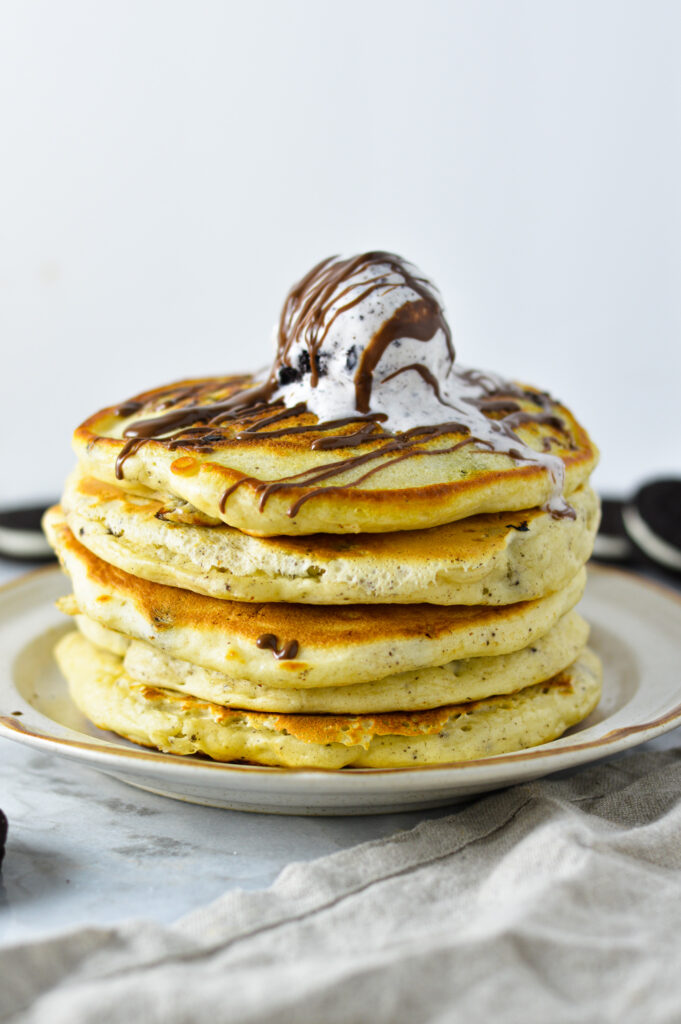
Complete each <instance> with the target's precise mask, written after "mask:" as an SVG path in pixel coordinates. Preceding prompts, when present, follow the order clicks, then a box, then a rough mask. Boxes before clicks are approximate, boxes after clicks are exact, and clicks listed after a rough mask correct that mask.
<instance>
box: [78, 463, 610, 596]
mask: <svg viewBox="0 0 681 1024" xmlns="http://www.w3.org/2000/svg"><path fill="white" fill-rule="evenodd" d="M571 504H572V507H573V508H574V510H575V513H576V515H575V518H574V519H571V518H568V517H566V516H560V517H554V516H552V515H551V514H550V513H549V512H547V511H543V510H541V509H532V510H530V511H524V512H515V513H507V512H504V513H501V512H498V513H490V514H487V515H480V516H474V517H471V518H468V519H464V520H459V521H458V522H456V523H448V524H445V525H443V526H437V527H433V528H432V529H430V530H417V531H400V532H396V533H383V534H376V533H373V534H359V535H355V536H347V535H338V534H335V535H334V534H327V535H324V534H316V535H314V536H312V537H266V538H262V537H253V536H249V535H248V534H244V533H242V532H240V531H239V530H236V529H234V528H233V527H230V526H226V525H223V524H221V525H220V526H216V527H210V526H202V525H194V524H191V523H188V522H184V523H182V524H181V525H180V524H178V523H177V522H176V521H175V522H167V521H166V518H165V516H166V509H165V506H164V503H163V502H162V501H161V500H159V499H154V497H153V496H152V495H147V496H146V497H140V496H138V495H131V494H126V493H125V492H124V491H122V490H121V489H120V488H118V487H113V486H112V485H110V484H106V483H103V482H102V481H99V480H96V479H95V478H93V477H86V476H84V475H83V474H82V473H81V472H78V471H76V472H75V473H73V474H72V475H71V477H70V478H69V480H68V481H67V483H66V488H65V491H64V496H63V499H62V507H63V509H64V514H65V516H66V521H67V523H68V525H69V526H70V528H71V530H72V532H73V533H74V534H75V535H76V536H77V537H78V538H79V540H80V541H81V543H82V544H84V545H85V546H86V547H87V548H89V549H90V551H92V552H94V554H96V555H97V556H98V557H99V558H102V559H103V560H104V561H106V562H109V563H110V564H111V565H115V566H117V568H119V569H123V570H125V571H126V572H128V573H132V574H133V575H134V576H140V577H142V578H143V579H147V580H152V581H153V582H155V583H165V584H169V585H171V586H175V587H183V588H185V589H187V590H191V591H194V592H195V593H198V594H206V595H208V596H210V597H217V598H228V599H229V600H234V601H293V602H302V603H313V604H350V603H352V604H363V603H372V604H377V603H403V604H404V603H420V602H427V603H430V604H509V603H513V602H517V601H525V600H531V599H533V598H537V597H542V596H543V595H545V594H548V593H551V592H553V591H555V590H559V589H560V588H561V587H564V586H566V585H567V583H568V582H569V581H570V580H571V579H572V578H573V577H574V576H575V574H576V573H577V572H578V570H579V569H580V568H581V566H582V565H583V564H584V562H586V560H587V559H588V557H589V555H590V554H591V549H592V547H593V541H594V537H595V533H596V530H597V527H598V508H599V505H598V498H597V497H596V495H595V493H594V491H592V490H591V488H589V487H582V488H580V490H578V491H576V492H575V493H574V494H573V495H572V496H571Z"/></svg>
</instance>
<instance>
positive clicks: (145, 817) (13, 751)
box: [0, 565, 681, 944]
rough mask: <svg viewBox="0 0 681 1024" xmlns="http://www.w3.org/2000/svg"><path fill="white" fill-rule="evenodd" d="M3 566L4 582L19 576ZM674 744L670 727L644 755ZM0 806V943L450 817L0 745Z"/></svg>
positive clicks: (148, 908)
mask: <svg viewBox="0 0 681 1024" xmlns="http://www.w3.org/2000/svg"><path fill="white" fill-rule="evenodd" d="M1 568H2V570H3V571H1V572H0V579H2V582H4V581H5V580H7V579H9V578H10V577H11V576H13V575H16V574H17V571H18V570H17V568H15V567H11V568H10V567H7V566H6V565H5V566H2V567H1ZM2 577H4V579H3V578H2ZM678 744H681V732H680V731H679V730H676V731H675V732H673V733H669V734H667V736H664V737H660V738H659V739H657V740H654V741H652V743H649V744H648V745H647V746H648V747H649V748H650V747H652V748H658V749H660V748H664V747H669V746H676V745H678ZM623 756H625V757H626V756H627V755H626V754H625V755H623ZM0 807H1V808H2V809H3V810H4V812H5V813H6V815H7V817H8V819H9V823H10V832H9V839H8V844H7V853H6V856H5V860H4V863H3V865H2V871H1V873H0V944H13V943H17V942H21V941H23V940H27V939H33V938H37V937H40V936H45V935H48V934H51V933H54V932H57V931H61V930H63V929H66V928H69V927H72V926H75V925H80V924H85V923H90V924H106V923H109V922H114V921H119V920H121V919H123V918H128V917H150V918H153V919H156V920H158V921H165V922H169V921H172V920H174V919H176V918H177V917H179V916H181V915H182V914H184V913H186V912H187V911H189V910H192V909H194V908H196V907H197V906H199V905H201V904H203V903H206V902H208V901H210V900H212V899H214V898H216V897H217V896H219V895H220V894H221V893H223V892H224V891H225V890H227V889H230V888H236V887H240V888H247V889H254V888H263V887H265V886H267V885H269V884H270V882H272V881H273V880H274V878H275V877H276V875H277V874H278V872H279V871H280V870H281V869H282V868H283V867H284V866H285V865H286V864H288V863H290V862H291V861H294V860H310V859H312V858H314V857H318V856H322V855H323V854H327V853H332V852H334V851H336V850H338V849H341V848H344V847H349V846H353V845H355V844H357V843H360V842H364V841H366V840H370V839H375V838H378V837H380V836H386V835H391V834H393V833H394V832H396V831H398V830H399V829H404V828H410V827H412V826H413V825H415V824H417V823H418V822H419V821H421V820H423V819H424V818H426V817H435V816H438V815H442V814H447V813H452V812H456V808H455V807H452V808H449V809H444V810H442V809H441V810H433V811H418V812H412V813H408V814H395V815H384V816H383V815H381V816H374V817H364V818H356V817H355V818H302V817H287V816H268V815H257V814H242V813H239V812H235V811H222V810H217V809H214V808H208V807H200V806H196V805H193V804H185V803H181V802H179V801H174V800H170V799H167V798H164V797H160V796H154V795H153V794H149V793H146V792H143V791H140V790H137V789H134V788H132V787H130V786H127V785H125V784H124V783H122V782H118V781H116V780H114V779H111V778H109V777H107V776H105V775H100V774H99V773H98V772H95V771H94V770H92V769H88V768H84V767H81V766H79V765H76V764H73V763H70V762H67V761H62V760H60V759H58V758H54V757H51V756H47V755H43V754H38V753H36V752H35V751H33V750H31V749H29V748H27V747H23V746H21V745H19V744H17V743H13V742H11V741H8V740H0Z"/></svg>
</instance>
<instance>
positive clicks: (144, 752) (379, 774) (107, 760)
mask: <svg viewBox="0 0 681 1024" xmlns="http://www.w3.org/2000/svg"><path fill="white" fill-rule="evenodd" d="M588 569H589V573H591V574H593V575H594V576H601V577H605V578H607V577H610V578H614V577H620V578H624V579H626V580H627V581H628V582H629V583H633V584H634V585H636V586H639V587H642V588H644V589H646V588H648V589H650V590H653V591H654V592H656V593H657V594H658V595H660V596H661V597H662V598H663V599H665V600H669V599H671V601H672V603H674V604H675V605H678V606H679V610H680V611H681V594H679V593H678V592H677V591H675V590H674V589H673V588H672V587H670V586H667V585H666V584H664V583H661V582H659V581H658V580H652V579H649V578H647V577H643V576H641V575H639V574H637V573H634V572H629V571H627V570H625V569H621V568H615V567H612V566H603V565H599V564H592V563H589V566H588ZM60 571H61V570H60V567H59V566H58V565H47V566H41V567H39V568H37V569H33V570H32V571H29V572H27V573H24V574H22V575H21V576H19V577H18V578H17V579H14V580H10V581H9V582H8V583H5V584H3V585H2V586H0V600H2V598H3V597H4V596H5V595H6V594H7V593H8V591H11V590H13V589H16V588H19V589H21V588H23V587H30V586H31V585H33V584H34V583H36V582H38V580H39V579H40V578H41V577H52V576H55V577H56V576H57V574H58V573H59V572H60ZM38 713H39V714H40V712H38ZM675 724H678V725H681V682H680V684H679V703H678V704H676V705H675V706H674V707H673V708H671V709H669V710H668V711H666V712H665V713H664V714H662V715H659V716H658V717H656V718H654V719H651V720H646V721H645V722H639V723H638V724H634V725H628V726H627V725H623V726H619V727H617V728H615V729H613V730H611V731H609V732H606V733H605V734H604V735H601V736H599V737H596V738H593V739H590V740H583V741H581V742H575V743H569V744H565V745H563V746H561V747H559V748H556V747H555V746H553V744H554V743H555V742H557V741H551V742H549V743H546V744H541V745H539V746H536V747H531V748H527V749H525V750H518V751H511V752H509V753H506V754H496V755H492V756H490V757H483V758H476V759H474V760H468V761H447V762H442V763H439V764H425V765H414V766H411V765H410V766H404V767H398V768H353V769H351V770H350V769H347V768H340V769H329V768H315V767H290V768H284V767H279V766H275V765H249V764H239V763H236V762H224V761H210V760H208V759H206V760H204V759H198V758H189V757H180V756H178V755H174V754H167V753H164V752H162V751H156V750H151V749H144V748H141V749H139V750H136V749H134V748H128V747H124V746H119V745H117V744H116V743H115V742H111V741H109V740H101V741H98V740H97V739H96V738H93V739H91V740H89V741H88V740H85V739H83V740H77V739H70V738H63V737H56V736H50V735H49V734H46V733H45V732H39V731H35V729H34V728H33V729H31V728H27V727H26V726H25V725H24V723H23V722H21V721H19V719H18V718H17V717H15V716H14V715H11V714H0V736H3V737H5V738H7V739H10V740H15V741H17V742H19V743H22V742H23V743H24V744H26V745H29V746H32V747H34V748H38V749H42V750H45V749H46V748H47V749H48V750H51V752H52V753H55V754H62V755H63V756H67V757H69V756H70V759H72V760H78V761H82V762H86V763H89V764H90V765H91V766H92V767H101V768H105V767H106V768H107V769H110V770H119V771H124V770H125V767H126V762H128V768H129V769H132V765H133V764H140V765H144V767H145V769H151V770H152V772H153V773H154V774H156V772H157V771H158V772H163V773H164V774H165V775H166V777H168V778H170V775H169V773H171V774H172V773H175V774H185V773H187V772H189V773H192V772H193V773H195V774H196V775H197V776H198V775H201V776H203V777H204V778H205V777H206V773H207V772H209V773H211V775H213V776H215V777H217V776H216V775H215V773H218V774H219V773H222V772H227V773H228V774H229V775H230V776H232V777H234V776H239V777H242V778H243V777H251V778H253V779H255V778H256V777H257V778H262V777H263V776H264V775H275V776H277V777H279V778H282V777H286V778H291V777H296V778H298V779H300V778H301V777H306V778H308V779H329V778H335V779H340V778H342V779H343V782H344V784H349V785H350V786H353V785H358V784H359V780H360V779H365V780H366V779H367V778H372V779H376V780H378V779H380V778H384V777H386V776H388V777H402V778H410V777H414V776H422V775H423V773H424V772H428V773H433V772H436V773H437V772H444V773H446V774H447V776H448V777H449V778H450V779H451V781H452V782H454V780H455V779H457V778H460V779H461V782H462V783H463V782H464V781H465V780H464V778H463V777H462V776H463V775H465V774H471V773H475V774H476V775H477V777H478V778H480V776H481V775H482V773H483V772H490V773H492V772H493V769H495V768H496V769H497V770H499V769H501V770H502V772H503V769H504V768H512V766H514V765H518V766H522V767H524V768H526V767H527V765H528V764H529V763H531V762H538V763H539V764H541V762H542V761H544V760H545V759H546V758H553V759H554V761H556V762H562V761H565V760H567V761H568V764H567V765H563V764H557V765H556V766H555V767H552V771H561V770H563V769H564V768H566V767H567V768H570V767H577V766H579V765H581V764H583V763H584V762H588V761H589V760H590V759H592V758H590V757H589V754H590V753H591V752H593V751H602V753H603V756H609V755H611V754H615V753H619V752H620V751H622V750H625V749H627V748H628V747H631V746H636V745H637V744H638V743H642V742H645V741H647V740H649V739H653V738H654V737H655V736H658V735H660V734H661V733H663V732H666V731H668V730H669V729H671V728H673V727H674V726H675ZM575 736H576V738H577V737H578V736H579V733H577V734H575ZM559 739H560V738H559ZM55 747H56V748H57V749H55ZM71 751H73V754H71V755H70V754H69V752H71ZM112 762H115V763H113V764H112ZM467 770H468V773H467ZM350 779H354V780H357V781H355V782H350V781H349V780H350Z"/></svg>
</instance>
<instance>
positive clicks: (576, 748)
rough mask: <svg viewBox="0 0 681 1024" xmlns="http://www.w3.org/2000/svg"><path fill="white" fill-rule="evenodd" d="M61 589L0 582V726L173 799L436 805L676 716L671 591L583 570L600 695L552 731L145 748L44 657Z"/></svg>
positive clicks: (0, 731)
mask: <svg viewBox="0 0 681 1024" xmlns="http://www.w3.org/2000/svg"><path fill="white" fill-rule="evenodd" d="M68 589H69V585H68V581H67V580H66V578H65V577H64V576H63V575H62V574H61V573H60V572H59V570H58V569H57V568H56V567H55V568H48V569H41V570H38V571H37V572H35V573H31V574H30V575H28V576H25V577H23V578H22V579H20V580H18V581H17V582H15V583H11V584H10V585H9V586H7V587H5V588H3V589H2V590H0V654H1V655H2V674H1V676H0V735H1V736H6V737H8V738H10V739H14V740H17V741H19V742H20V743H26V744H28V745H29V746H33V747H37V748H38V749H40V750H42V751H45V752H50V753H53V754H55V755H57V756H61V757H66V758H69V759H71V760H73V761H78V762H80V763H81V764H87V765H90V766H91V767H92V768H96V769H98V770H99V771H102V772H105V773H107V774H109V775H113V776H115V777H116V778H118V779H121V780H122V781H124V782H128V783H130V784H131V785H133V786H138V787H140V788H141V789H147V790H151V791H152V792H154V793H161V794H163V795H165V796H170V797H174V798H176V799H178V800H189V801H191V802H193V803H201V804H209V805H211V806H214V807H228V808H232V809H235V810H243V811H265V812H270V813H279V814H376V813H381V812H389V811H401V810H411V809H416V808H423V807H436V806H439V805H442V804H447V803H451V802H454V801H456V800H461V799H464V798H466V797H469V796H472V795H473V794H475V793H482V792H485V791H486V790H491V789H498V788H501V787H503V786H509V785H512V784H513V783H517V782H524V781H527V780H530V779H536V778H538V777H539V776H542V775H548V774H550V773H551V772H557V771H560V770H562V769H565V768H574V767H576V766H577V765H580V764H586V763H587V762H589V761H595V760H597V759H598V758H601V757H605V756H607V755H610V754H614V753H616V752H617V751H620V750H624V749H625V748H627V747H632V746H635V745H636V744H637V743H643V742H644V741H645V740H648V739H652V738H653V737H654V736H657V735H659V734H660V733H662V732H665V731H667V730H668V729H673V728H674V727H675V726H676V725H678V724H681V670H680V668H679V663H680V661H681V598H680V597H677V596H676V595H675V594H673V593H672V592H671V591H667V590H665V589H663V588H661V587H658V586H656V585H655V584H651V583H648V582H646V581H643V580H641V579H639V578H637V577H635V576H630V575H628V574H626V573H622V572H619V571H617V570H612V569H601V568H598V567H596V568H593V569H591V574H590V579H589V584H588V587H587V593H586V596H585V598H584V601H583V604H582V606H581V609H580V610H581V611H582V612H583V614H584V615H585V616H586V617H587V618H588V619H589V621H590V622H591V625H592V638H591V645H592V646H593V647H594V648H595V650H596V651H597V652H598V653H599V654H600V656H601V658H602V659H603V663H604V669H605V677H604V686H603V699H602V700H601V703H600V705H599V706H598V708H597V709H596V711H594V713H593V714H592V715H590V716H589V718H588V719H586V721H585V722H583V723H582V724H581V725H580V726H578V727H576V728H574V729H571V730H570V731H569V732H568V733H566V734H565V735H564V736H563V737H561V739H559V740H555V741H554V742H552V743H546V744H544V745H543V746H541V747H534V748H532V749H531V750H525V751H519V752H518V753H514V754H504V755H501V756H499V757H491V758H485V759H482V760H478V761H468V762H458V763H454V764H448V765H446V766H442V765H437V766H426V767H422V768H401V769H361V770H357V769H350V770H347V769H346V770H345V771H311V770H309V769H305V770H303V769H282V768H259V767H255V766H250V765H237V764H218V763H215V762H211V761H206V760H202V759H200V758H196V757H192V758H182V757H177V756H172V755H169V754H161V753H155V752H153V751H149V750H146V749H144V748H142V747H137V746H135V745H134V744H132V743H128V742H127V741H125V740H122V739H120V738H119V737H117V736H115V735H114V734H113V733H108V732H103V731H102V730H100V729H97V728H95V727H94V726H92V725H90V723H89V722H88V721H87V720H86V719H85V718H84V717H83V715H81V714H80V712H79V711H78V710H77V709H76V708H75V707H74V705H73V704H72V703H71V701H70V699H69V697H68V693H67V690H66V684H65V683H64V681H63V680H62V678H61V676H60V674H59V672H58V670H57V668H56V665H55V663H54V660H53V657H52V648H53V646H54V642H55V640H56V638H57V637H58V636H59V635H60V634H61V633H62V632H64V631H65V630H67V629H69V628H70V627H69V624H68V623H65V622H64V618H63V616H62V615H60V613H59V612H58V611H57V610H56V609H55V608H54V601H55V599H56V598H57V597H59V596H60V595H61V594H63V593H66V592H67V591H68Z"/></svg>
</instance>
